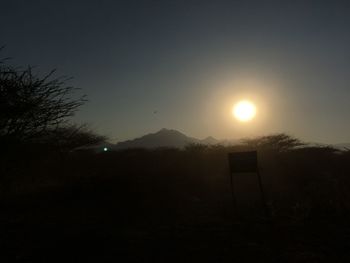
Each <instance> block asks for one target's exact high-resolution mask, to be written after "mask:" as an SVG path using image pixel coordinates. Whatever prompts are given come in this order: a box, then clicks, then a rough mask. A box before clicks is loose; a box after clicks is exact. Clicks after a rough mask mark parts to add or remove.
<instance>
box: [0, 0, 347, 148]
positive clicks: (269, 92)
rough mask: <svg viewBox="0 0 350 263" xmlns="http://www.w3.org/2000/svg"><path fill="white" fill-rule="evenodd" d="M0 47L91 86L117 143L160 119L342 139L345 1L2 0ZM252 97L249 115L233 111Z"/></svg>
mask: <svg viewBox="0 0 350 263" xmlns="http://www.w3.org/2000/svg"><path fill="white" fill-rule="evenodd" d="M0 23H1V29H0V32H1V34H0V36H1V37H0V45H5V46H6V48H5V49H4V50H3V51H2V52H1V57H6V56H11V57H13V59H12V62H11V63H13V64H15V65H22V66H26V65H33V66H36V70H37V71H38V72H40V73H42V74H44V73H46V72H48V71H50V70H51V69H53V68H56V69H57V70H58V73H57V76H59V75H68V76H72V77H74V79H73V80H72V81H71V82H70V83H69V84H71V85H73V86H75V87H77V88H81V89H82V90H81V92H82V93H84V94H87V96H88V99H89V102H88V103H86V105H84V106H83V107H81V109H80V110H79V112H78V113H77V115H76V116H75V118H74V120H75V121H76V122H78V123H85V122H86V123H89V124H90V125H91V127H92V128H93V129H94V130H96V131H97V132H99V133H101V134H104V135H107V136H109V137H110V138H111V140H112V141H113V142H115V141H121V140H125V139H132V138H134V137H138V136H141V135H144V134H146V133H150V132H156V131H157V130H159V129H161V128H169V129H176V130H179V131H181V132H183V133H185V134H187V135H189V136H193V137H197V138H204V137H206V136H209V135H211V136H214V137H216V138H219V139H223V138H230V139H231V138H242V137H247V136H256V135H267V134H271V133H277V132H286V133H289V134H291V135H293V136H296V137H298V138H301V139H303V140H306V141H311V142H321V143H343V142H350V122H349V113H350V2H348V1H218V0H215V1H214V0H213V1H204V0H202V1H199V0H198V1H190V0H183V1H179V0H176V1H165V0H164V1H131V0H129V1H103V0H100V1H64V0H61V1H48V0H45V1H44V0H43V1H16V0H11V1H1V6H0ZM241 99H249V100H251V101H253V102H254V103H255V105H256V107H257V115H256V117H255V118H254V120H252V121H251V122H249V123H241V122H238V121H237V120H235V119H234V118H233V116H232V113H231V111H232V107H233V105H234V104H235V103H236V102H237V101H239V100H241Z"/></svg>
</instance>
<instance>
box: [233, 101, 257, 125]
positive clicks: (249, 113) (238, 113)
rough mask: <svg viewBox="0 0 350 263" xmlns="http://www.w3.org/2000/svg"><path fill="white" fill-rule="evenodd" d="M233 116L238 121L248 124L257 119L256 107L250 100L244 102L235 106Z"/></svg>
mask: <svg viewBox="0 0 350 263" xmlns="http://www.w3.org/2000/svg"><path fill="white" fill-rule="evenodd" d="M232 114H233V116H234V117H235V118H236V119H237V120H239V121H242V122H247V121H250V120H252V119H253V118H254V117H255V115H256V107H255V105H254V104H253V103H252V102H250V101H248V100H242V101H239V102H238V103H237V104H235V105H234V107H233V109H232Z"/></svg>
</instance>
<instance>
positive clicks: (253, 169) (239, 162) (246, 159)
mask: <svg viewBox="0 0 350 263" xmlns="http://www.w3.org/2000/svg"><path fill="white" fill-rule="evenodd" d="M257 156H258V155H257V152H256V151H251V152H233V153H229V154H228V159H229V165H230V172H231V173H257V172H258V157H257Z"/></svg>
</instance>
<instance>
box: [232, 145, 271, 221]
mask: <svg viewBox="0 0 350 263" xmlns="http://www.w3.org/2000/svg"><path fill="white" fill-rule="evenodd" d="M228 161H229V166H230V184H231V193H232V202H233V208H234V209H235V210H236V211H237V199H236V196H235V191H234V183H233V174H235V173H255V174H256V175H257V177H258V184H259V189H260V194H261V201H262V204H263V207H264V211H265V215H266V216H268V210H267V205H266V200H265V194H264V190H263V187H262V183H261V176H260V173H259V169H258V154H257V152H256V151H250V152H232V153H229V154H228Z"/></svg>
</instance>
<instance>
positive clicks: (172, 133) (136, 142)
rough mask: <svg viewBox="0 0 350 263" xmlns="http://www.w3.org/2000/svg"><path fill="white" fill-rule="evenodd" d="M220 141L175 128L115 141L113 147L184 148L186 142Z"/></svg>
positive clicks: (208, 143) (209, 143)
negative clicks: (197, 136) (182, 131)
mask: <svg viewBox="0 0 350 263" xmlns="http://www.w3.org/2000/svg"><path fill="white" fill-rule="evenodd" d="M219 142H220V141H219V140H217V139H215V138H213V137H211V136H209V137H207V138H205V139H203V140H200V139H196V138H193V137H189V136H187V135H185V134H183V133H181V132H179V131H177V130H171V129H165V128H163V129H161V130H160V131H158V132H156V133H150V134H147V135H144V136H142V137H139V138H136V139H133V140H128V141H124V142H119V143H117V144H116V145H115V146H114V147H113V149H114V150H121V149H128V148H159V147H173V148H184V147H185V146H186V145H188V144H192V143H197V144H206V145H212V144H217V143H219Z"/></svg>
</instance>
